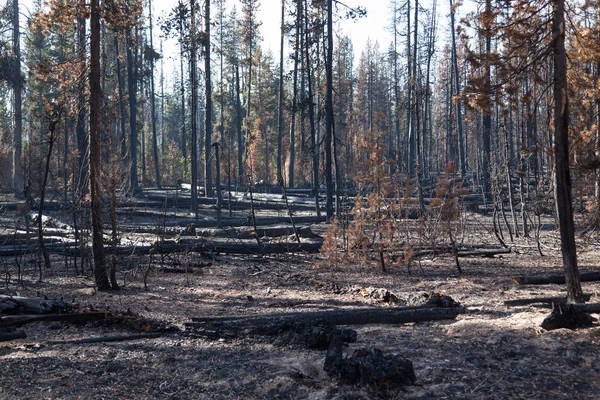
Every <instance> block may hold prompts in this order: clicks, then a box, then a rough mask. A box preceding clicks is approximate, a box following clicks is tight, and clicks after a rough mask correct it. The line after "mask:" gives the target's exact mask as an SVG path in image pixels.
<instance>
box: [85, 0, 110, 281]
mask: <svg viewBox="0 0 600 400" xmlns="http://www.w3.org/2000/svg"><path fill="white" fill-rule="evenodd" d="M99 3H100V1H99V0H91V3H90V7H91V14H90V188H91V206H92V251H93V254H94V279H95V282H96V288H97V289H98V290H108V289H110V282H109V280H108V270H107V268H106V260H105V256H104V239H103V229H102V189H101V173H100V171H101V170H102V165H101V157H100V155H101V151H100V140H101V138H100V126H99V124H100V95H101V88H100V4H99Z"/></svg>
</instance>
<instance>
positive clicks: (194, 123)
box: [190, 0, 198, 219]
mask: <svg viewBox="0 0 600 400" xmlns="http://www.w3.org/2000/svg"><path fill="white" fill-rule="evenodd" d="M190 11H191V17H190V31H191V32H190V36H191V43H190V44H191V46H190V49H191V52H190V76H191V79H190V80H191V83H192V88H191V90H192V94H191V96H192V118H191V122H192V143H191V144H192V148H191V153H192V154H191V156H192V171H191V179H192V182H191V183H192V201H191V205H192V212H193V213H194V215H195V217H196V219H197V218H198V124H197V122H198V120H197V116H198V76H197V71H196V0H190Z"/></svg>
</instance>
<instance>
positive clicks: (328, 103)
mask: <svg viewBox="0 0 600 400" xmlns="http://www.w3.org/2000/svg"><path fill="white" fill-rule="evenodd" d="M325 75H326V80H327V82H326V94H325V138H324V141H325V143H324V145H325V187H326V200H325V210H326V213H327V220H328V221H329V220H330V219H332V218H333V214H334V209H333V191H334V187H333V173H332V170H333V161H332V154H331V142H332V140H333V1H332V0H327V57H326V61H325Z"/></svg>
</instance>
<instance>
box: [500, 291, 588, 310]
mask: <svg viewBox="0 0 600 400" xmlns="http://www.w3.org/2000/svg"><path fill="white" fill-rule="evenodd" d="M591 297H592V295H591V294H589V293H588V294H584V295H583V299H584V300H585V301H589V300H590V299H591ZM566 302H567V298H566V297H537V298H529V299H518V300H506V301H505V302H504V305H505V306H506V307H518V306H527V305H530V304H538V303H549V304H566Z"/></svg>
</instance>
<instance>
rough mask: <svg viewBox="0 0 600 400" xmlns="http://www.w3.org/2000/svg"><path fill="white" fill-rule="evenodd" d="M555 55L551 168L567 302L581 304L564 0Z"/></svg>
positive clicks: (556, 7) (557, 17) (555, 24)
mask: <svg viewBox="0 0 600 400" xmlns="http://www.w3.org/2000/svg"><path fill="white" fill-rule="evenodd" d="M552 7H553V20H552V37H553V56H554V129H555V132H554V163H555V165H554V168H555V184H554V195H555V198H556V211H557V215H558V222H559V230H560V242H561V249H562V256H563V267H564V271H565V281H566V284H567V299H568V303H581V302H582V301H583V300H582V297H583V292H582V290H581V281H580V279H579V269H578V267H577V249H576V246H575V226H574V223H573V204H572V198H571V173H570V171H569V99H568V95H567V54H566V51H565V0H553V1H552Z"/></svg>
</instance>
